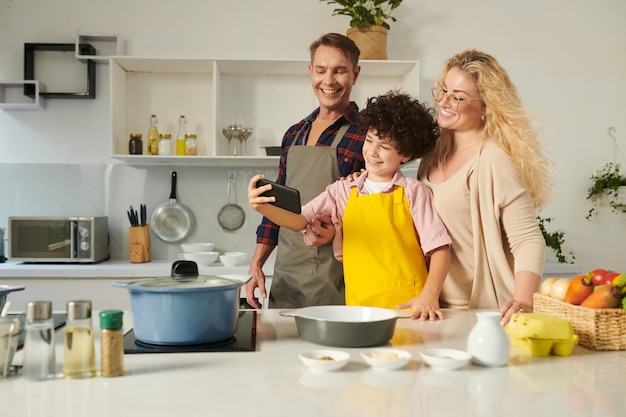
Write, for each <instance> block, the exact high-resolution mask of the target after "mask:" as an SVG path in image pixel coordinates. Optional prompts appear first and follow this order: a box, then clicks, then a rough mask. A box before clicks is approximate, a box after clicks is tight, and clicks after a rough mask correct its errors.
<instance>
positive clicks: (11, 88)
mask: <svg viewBox="0 0 626 417" xmlns="http://www.w3.org/2000/svg"><path fill="white" fill-rule="evenodd" d="M26 86H28V88H30V89H32V90H33V92H34V93H33V97H28V96H25V95H24V88H26ZM43 88H44V85H43V84H42V83H40V82H39V81H38V80H20V81H0V109H3V110H43V109H44V108H45V107H46V99H45V98H43V97H42V96H41V90H42V89H43ZM17 90H19V91H17Z"/></svg>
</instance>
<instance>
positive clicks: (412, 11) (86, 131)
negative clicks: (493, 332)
mask: <svg viewBox="0 0 626 417" xmlns="http://www.w3.org/2000/svg"><path fill="white" fill-rule="evenodd" d="M331 12H332V6H329V5H326V4H320V3H319V2H318V1H317V0H265V1H256V0H230V1H217V0H214V1H206V0H182V1H177V2H171V3H170V2H156V1H150V0H124V1H122V0H107V1H105V0H100V1H98V0H55V1H40V0H19V1H17V0H0V80H18V79H22V78H23V74H22V69H23V68H22V66H23V43H25V42H60V43H73V42H74V35H75V33H76V31H81V32H84V33H118V34H120V35H121V36H122V37H124V38H125V39H126V41H127V42H126V53H127V54H128V55H135V56H164V57H209V58H261V59H265V58H274V59H294V58H295V59H306V58H308V53H307V52H308V45H309V43H310V42H311V41H312V40H313V39H314V38H316V37H318V36H319V35H320V34H322V33H324V32H329V31H335V32H342V33H345V30H346V27H347V22H348V19H347V18H345V17H331ZM395 15H396V16H397V18H398V22H396V23H394V24H393V25H392V29H391V31H390V33H389V48H388V49H389V52H388V54H389V58H390V59H417V60H419V61H420V68H421V76H420V78H421V79H420V86H421V97H422V98H423V99H425V100H429V101H430V96H429V93H428V89H429V86H430V85H431V84H432V82H433V80H434V79H435V78H436V76H437V74H438V72H439V70H440V68H441V66H442V64H443V62H444V60H445V59H446V58H447V57H449V56H450V55H452V54H454V53H456V52H459V51H460V50H462V49H465V48H468V47H474V48H477V49H482V50H485V51H487V52H489V53H491V54H493V55H494V56H496V57H497V58H498V59H499V60H500V61H501V63H502V64H503V65H504V66H505V67H506V68H507V69H508V70H509V73H510V75H511V77H512V79H513V81H514V82H515V83H516V85H517V86H518V89H519V91H520V94H521V96H522V99H523V100H524V102H525V104H526V105H527V108H528V110H529V112H530V114H531V115H533V116H534V118H535V120H536V121H537V123H538V125H539V126H540V128H541V131H542V132H543V137H544V139H545V141H546V145H547V149H548V150H549V151H550V152H551V154H552V158H553V159H554V161H555V166H554V172H555V177H556V181H557V183H556V186H555V188H554V199H553V201H552V203H551V204H550V205H549V206H548V207H547V208H546V209H545V210H544V212H543V213H542V215H543V216H544V217H546V216H547V217H554V218H555V221H554V222H553V223H552V224H551V225H550V227H554V228H558V229H560V230H562V231H564V232H565V238H566V249H572V250H573V251H574V252H575V254H576V261H577V263H579V264H581V265H582V266H583V267H584V268H585V269H592V268H595V267H600V266H602V267H607V268H612V269H616V270H622V271H624V270H626V258H625V257H624V256H623V253H624V248H625V246H626V245H624V243H623V238H622V236H623V234H624V232H625V231H626V216H625V215H614V214H612V213H611V212H610V210H608V209H602V210H601V211H600V216H599V218H598V219H597V220H596V221H595V222H593V223H592V222H588V221H587V220H585V218H584V216H585V215H586V213H587V211H588V210H589V207H590V205H589V203H588V202H587V200H585V194H586V190H587V188H588V186H589V176H590V175H591V173H592V169H593V167H594V166H601V165H602V164H604V162H606V161H609V160H612V158H613V153H614V151H613V142H612V140H611V139H610V138H609V136H608V134H607V132H608V128H609V127H610V126H613V127H615V128H616V132H617V137H618V141H617V142H618V144H619V146H620V147H621V148H622V150H623V151H626V143H625V142H626V140H625V139H624V137H625V135H626V125H625V122H624V120H625V119H624V117H623V116H622V114H623V112H624V109H625V106H626V104H625V102H624V100H623V97H624V92H625V87H626V79H625V77H624V74H625V73H624V68H626V65H625V64H626V62H625V61H626V54H624V53H623V50H624V45H625V44H626V42H625V41H626V27H625V26H624V25H623V22H622V20H623V18H624V16H626V3H625V2H623V1H622V0H602V1H600V2H589V1H581V0H551V1H545V0H527V1H524V2H519V1H514V0H474V1H471V2H469V1H465V0H449V1H446V2H435V1H415V0H405V2H404V3H403V4H402V6H400V8H399V9H397V13H396V14H395ZM97 71H98V91H97V99H96V100H48V104H47V108H46V110H45V111H41V112H34V111H28V112H18V111H10V112H9V111H0V174H2V177H1V178H2V182H3V184H5V185H4V186H3V190H6V187H7V185H6V184H7V177H9V178H10V180H11V184H10V190H11V193H10V194H8V195H7V193H6V192H3V194H2V198H1V199H0V226H1V227H4V226H5V222H6V217H7V216H8V215H10V214H16V213H15V212H14V211H15V210H17V211H19V212H20V213H17V214H21V213H25V214H27V213H26V212H27V211H29V210H31V211H32V207H33V206H32V205H31V206H25V205H19V204H21V203H19V198H18V196H19V195H20V193H21V190H22V184H21V183H20V176H21V175H22V174H21V173H22V172H24V171H25V172H35V173H43V174H42V175H46V173H48V172H51V173H52V174H50V177H51V178H49V179H47V180H46V181H45V182H44V183H45V184H49V183H56V182H54V176H55V175H59V176H60V177H61V178H64V180H65V179H67V171H63V172H64V173H63V174H61V173H59V172H58V169H57V168H55V169H52V171H49V169H50V168H49V165H44V166H41V167H38V166H37V165H36V164H41V163H52V164H56V163H64V164H65V163H67V162H68V161H76V162H78V160H80V163H81V164H88V165H89V164H93V167H92V169H95V170H96V171H98V170H102V169H103V168H102V167H101V166H100V165H104V166H108V164H111V163H113V161H112V160H110V158H109V157H108V154H109V152H110V144H109V132H110V130H109V126H108V117H109V110H108V96H109V92H108V73H107V71H108V67H107V66H106V65H98V67H97ZM267 102H268V105H271V102H272V97H267ZM303 116H304V115H303ZM286 127H287V126H285V128H286ZM623 158H624V157H623V156H621V158H620V159H618V161H619V162H626V161H624V160H623ZM25 162H28V163H36V164H35V165H24V164H23V163H25ZM67 169H69V170H76V167H71V168H67ZM112 169H113V170H114V172H116V173H117V174H118V175H120V176H123V177H124V176H126V175H130V176H132V178H133V187H132V188H128V189H127V188H125V187H123V185H124V184H125V182H124V181H121V182H120V183H119V184H114V185H115V186H116V187H117V186H118V185H119V187H121V189H117V190H115V191H114V195H115V196H116V197H117V198H118V199H119V200H120V201H117V200H116V201H115V202H114V203H111V204H110V205H109V206H108V209H110V210H112V211H111V212H110V213H106V214H108V215H109V216H114V217H117V219H116V220H115V221H118V222H119V223H120V228H119V230H118V231H120V230H123V228H124V227H125V225H126V223H124V218H123V216H122V215H121V214H120V215H118V214H117V211H119V210H120V209H123V208H124V207H125V206H126V204H127V201H129V200H131V199H133V200H132V201H133V202H134V204H139V201H138V200H137V199H134V194H135V189H136V188H140V189H141V190H142V194H143V197H142V198H145V199H147V200H149V201H151V202H153V203H158V202H159V201H161V200H162V198H163V195H164V189H165V193H167V185H165V186H164V185H163V183H167V179H165V180H162V179H161V177H163V176H164V175H165V176H167V172H168V170H167V169H165V168H163V169H160V168H148V169H138V168H131V167H115V168H112ZM38 170H42V171H38ZM61 170H63V169H62V168H61ZM184 171H185V172H184V176H182V175H181V182H183V179H185V183H187V184H189V187H190V188H189V189H185V187H186V185H183V184H185V183H183V184H181V190H180V192H181V194H182V195H183V196H184V199H185V203H186V204H188V205H190V206H193V207H194V209H195V210H198V211H199V210H206V211H207V212H212V211H215V210H217V209H218V208H219V204H220V203H221V201H215V199H196V198H195V195H196V193H195V190H197V188H198V187H201V186H202V184H205V183H206V184H207V185H206V187H208V189H210V190H211V192H213V191H215V192H218V195H219V192H221V189H222V188H223V187H222V181H223V182H224V183H225V172H224V171H223V170H220V169H216V168H185V170H184ZM12 173H13V175H12ZM246 174H247V173H245V172H241V171H240V172H239V173H238V178H239V179H240V183H241V182H242V181H244V178H245V175H246ZM189 177H194V178H196V179H194V180H190V181H188V182H187V181H186V179H187V178H189ZM144 178H151V180H145V179H144ZM152 178H158V179H152ZM199 178H200V179H201V180H200V179H199ZM157 183H158V184H159V185H158V188H159V189H158V190H157V189H156V188H155V187H156V184H157ZM109 185H110V184H109ZM243 185H244V184H241V185H240V188H243ZM33 187H34V188H33ZM36 187H37V186H36V183H35V184H32V183H31V184H30V185H27V186H26V189H27V190H28V191H27V194H28V195H29V198H32V199H33V200H34V201H32V202H31V204H33V203H34V204H35V205H36V206H37V207H39V208H41V206H42V205H43V204H48V203H47V201H45V200H43V199H40V200H37V196H38V194H39V193H38V191H37V189H36ZM87 188H89V187H87ZM112 188H113V186H111V189H112ZM84 190H85V188H83V194H85V193H86V194H88V192H86V191H84ZM70 191H72V192H71V193H70ZM109 192H111V191H109ZM49 193H50V192H49V191H48V190H46V191H45V192H44V193H43V195H44V196H48V195H49ZM68 193H69V194H68ZM55 195H57V196H58V197H59V198H60V201H65V200H68V199H70V200H74V201H72V204H71V206H73V207H76V206H78V207H79V208H80V209H87V208H89V207H90V205H89V204H85V203H84V199H83V198H80V199H77V197H76V196H75V194H74V193H73V190H68V189H67V187H66V188H61V189H59V190H58V193H57V194H55ZM94 198H95V199H103V198H104V197H101V196H96V197H94ZM242 198H245V194H243V193H242V197H240V201H241V199H242ZM76 199H77V200H76ZM88 199H90V198H88ZM135 201H136V202H135ZM243 201H244V202H245V200H243ZM16 204H17V205H16ZM62 207H63V206H57V205H55V204H52V206H51V210H61V209H62ZM9 210H11V212H9ZM252 215H254V214H252ZM211 217H213V216H207V220H206V222H207V224H206V229H205V228H203V229H202V230H199V231H198V233H204V232H203V230H209V229H210V228H211V227H210V226H209V222H210V221H211ZM249 222H250V223H254V222H255V221H254V220H250V221H249ZM246 227H248V224H247V226H246ZM120 233H121V232H120ZM206 233H207V234H208V232H206ZM215 233H221V232H219V230H217V231H215ZM253 233H254V227H253V225H252V224H251V225H250V226H249V228H248V229H247V230H246V231H242V232H241V233H237V234H235V235H231V236H228V239H227V240H226V241H225V242H229V239H231V240H233V239H234V240H240V241H241V242H245V243H243V244H244V245H248V246H249V247H252V246H253V240H254V236H253ZM222 235H223V233H221V234H220V235H219V236H218V237H216V239H222V238H223V236H222ZM230 244H231V243H228V245H230ZM232 244H234V243H232ZM224 246H227V244H226V243H225V244H224ZM121 247H123V244H122V245H121V246H120V248H121ZM119 250H122V249H119ZM167 251H170V252H172V251H176V249H171V250H170V249H167V250H166V252H167Z"/></svg>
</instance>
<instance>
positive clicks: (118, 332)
mask: <svg viewBox="0 0 626 417" xmlns="http://www.w3.org/2000/svg"><path fill="white" fill-rule="evenodd" d="M123 314H124V313H123V312H122V311H121V310H105V311H101V312H100V329H101V332H100V344H101V346H100V347H101V360H102V364H101V367H100V375H101V376H120V375H124V335H123V334H122V322H123V320H122V319H123Z"/></svg>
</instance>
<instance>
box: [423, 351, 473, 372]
mask: <svg viewBox="0 0 626 417" xmlns="http://www.w3.org/2000/svg"><path fill="white" fill-rule="evenodd" d="M420 356H421V357H422V359H423V360H424V362H426V363H427V364H428V365H430V367H431V368H433V369H438V370H446V371H452V370H455V369H460V368H462V367H464V366H465V365H467V364H468V363H469V361H470V360H472V355H470V354H469V353H467V352H465V351H464V350H458V349H426V350H424V351H422V352H420Z"/></svg>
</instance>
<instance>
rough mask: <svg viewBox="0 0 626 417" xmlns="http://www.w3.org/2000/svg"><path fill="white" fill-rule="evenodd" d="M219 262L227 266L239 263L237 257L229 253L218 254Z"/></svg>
mask: <svg viewBox="0 0 626 417" xmlns="http://www.w3.org/2000/svg"><path fill="white" fill-rule="evenodd" d="M220 262H221V263H222V264H223V265H224V266H227V267H229V268H230V267H233V266H237V265H239V258H237V257H236V256H230V255H220Z"/></svg>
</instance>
